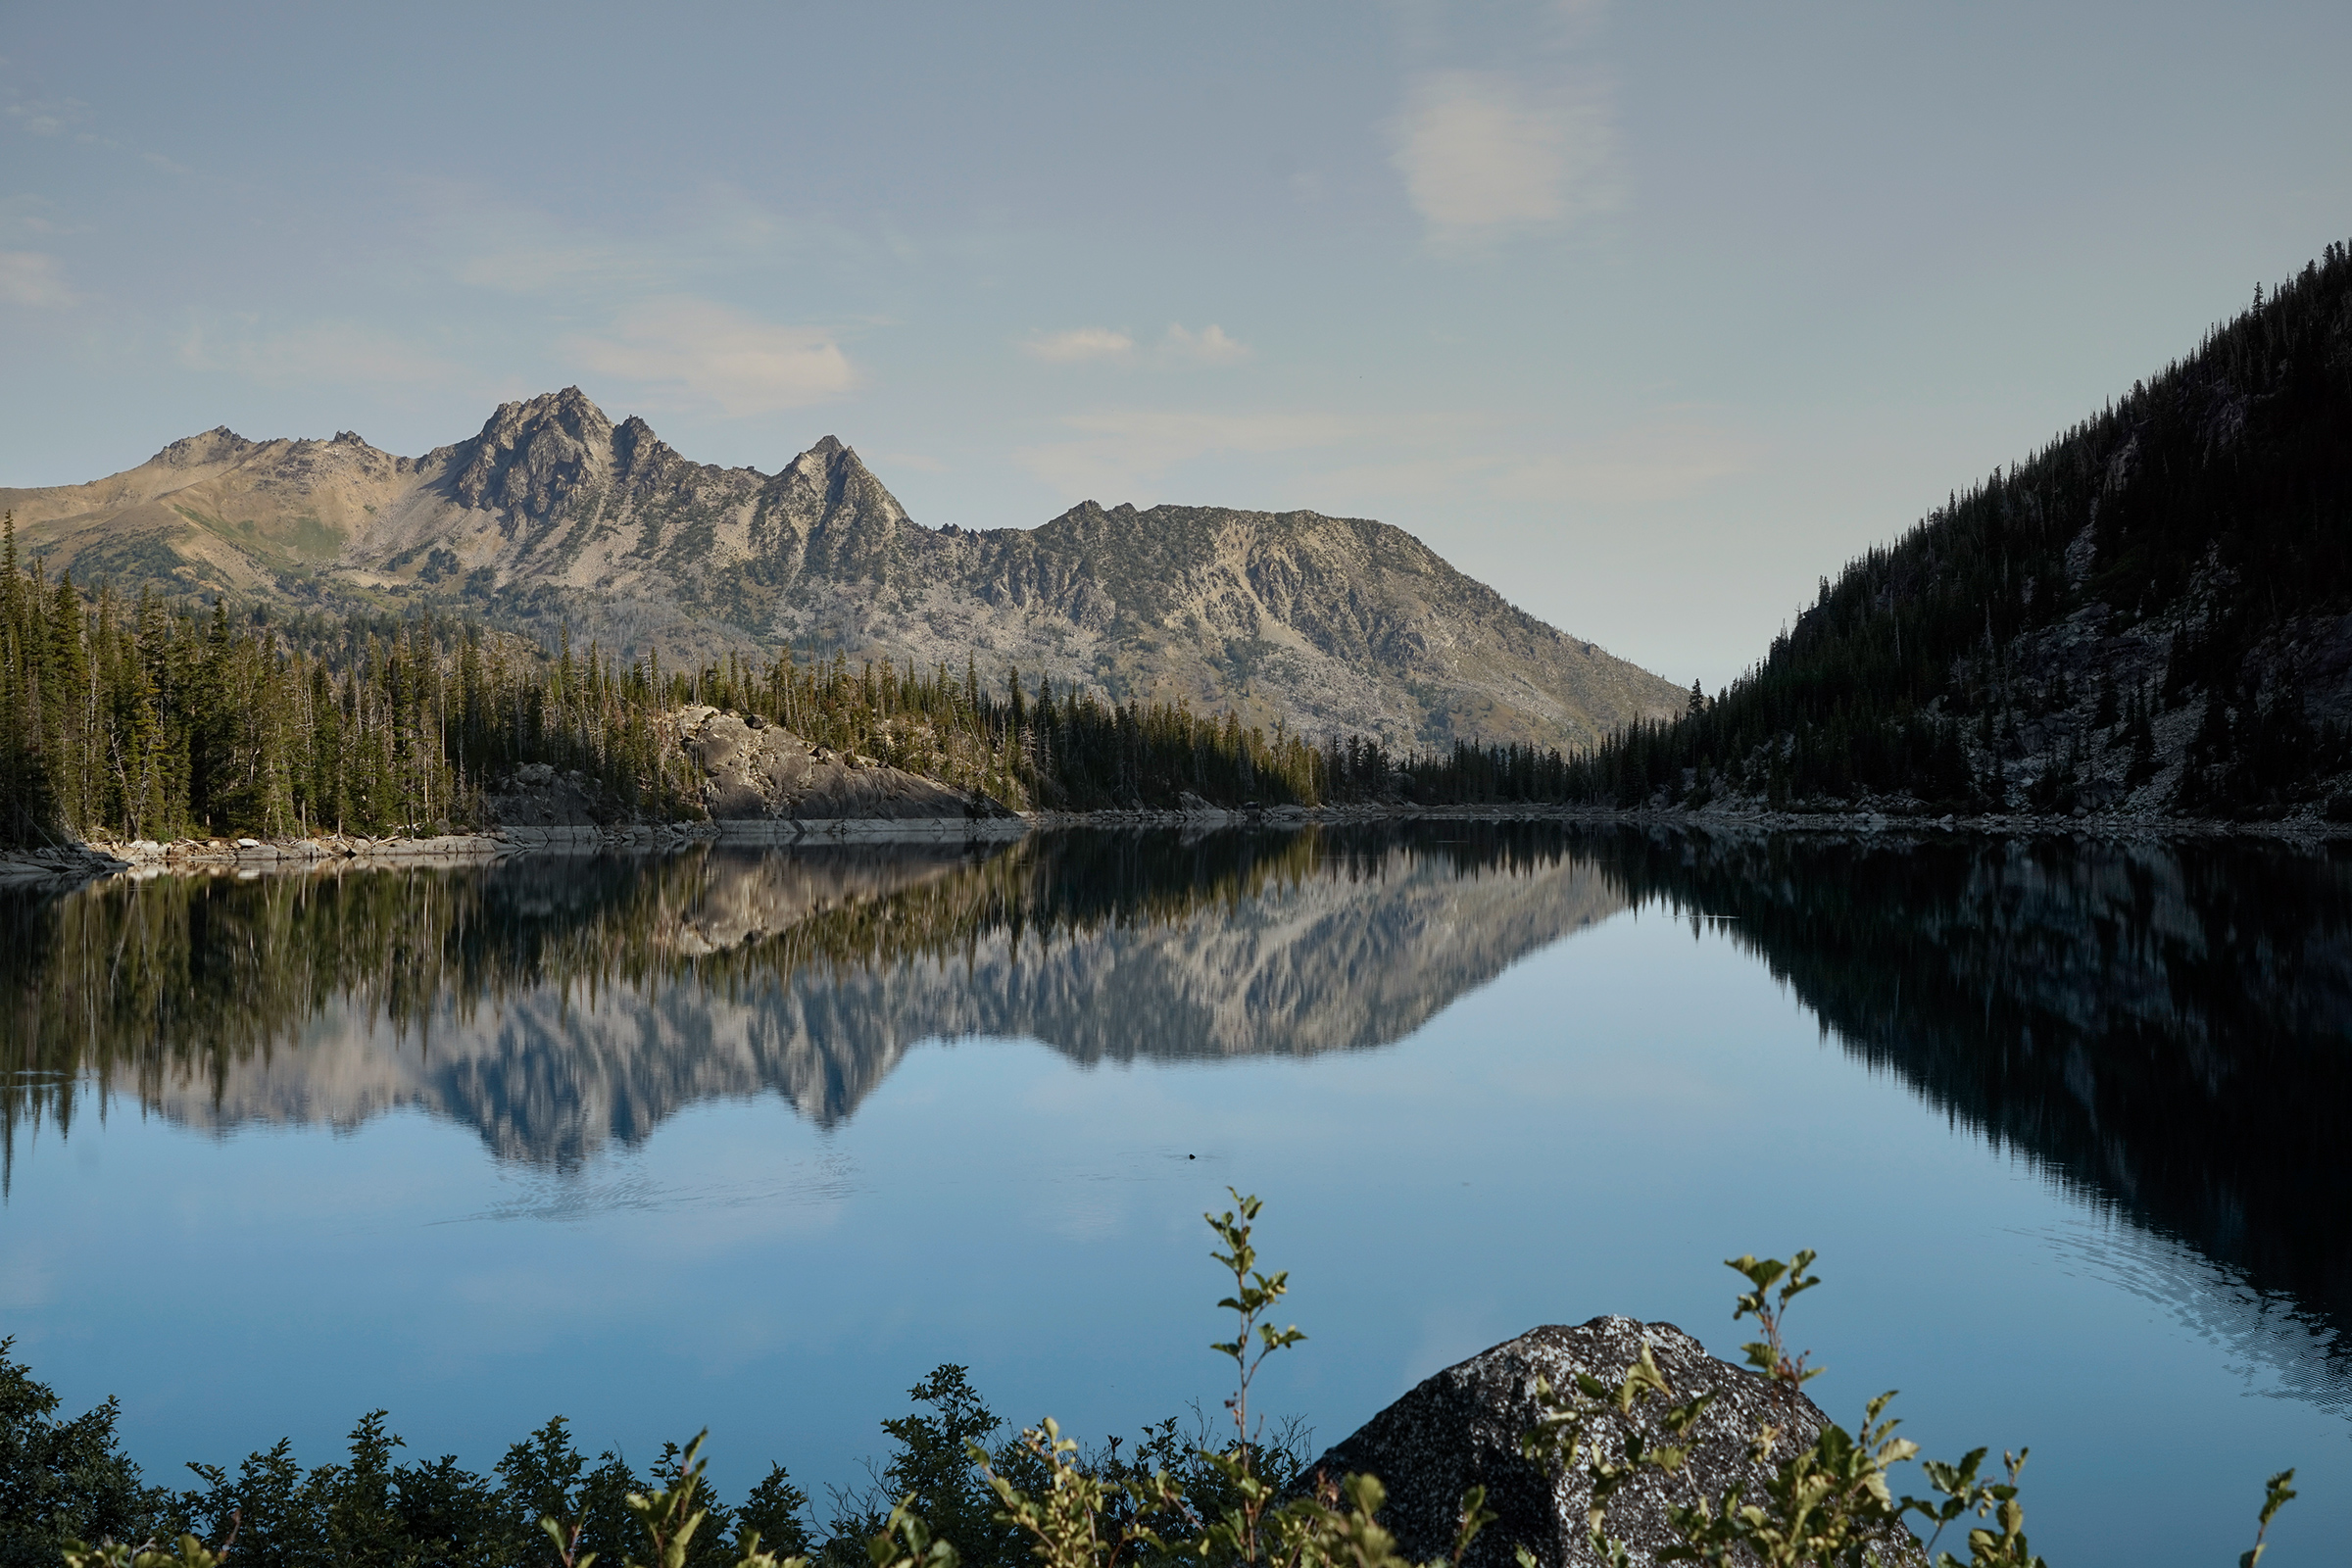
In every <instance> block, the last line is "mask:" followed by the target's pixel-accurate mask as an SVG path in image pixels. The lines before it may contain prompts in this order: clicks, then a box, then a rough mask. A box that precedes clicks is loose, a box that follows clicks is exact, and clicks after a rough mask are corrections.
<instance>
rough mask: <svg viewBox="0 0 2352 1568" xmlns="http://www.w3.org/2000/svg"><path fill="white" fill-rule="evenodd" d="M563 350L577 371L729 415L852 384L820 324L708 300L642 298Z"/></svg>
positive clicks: (809, 398) (817, 399)
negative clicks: (795, 322) (781, 320)
mask: <svg viewBox="0 0 2352 1568" xmlns="http://www.w3.org/2000/svg"><path fill="white" fill-rule="evenodd" d="M564 350H565V351H566V352H567V353H568V355H569V357H570V358H571V359H572V361H573V362H574V363H576V364H577V365H579V366H581V367H582V368H586V369H589V370H593V371H596V372H597V373H599V374H603V375H611V376H616V377H619V378H620V379H623V380H628V381H635V382H639V383H641V384H643V385H645V386H647V387H649V388H651V389H653V390H655V391H657V392H659V393H662V394H666V395H668V396H669V397H671V398H672V399H674V400H677V401H682V402H686V403H690V404H708V405H711V406H714V407H716V408H717V409H718V410H719V412H720V413H722V414H725V415H728V416H738V415H747V414H766V413H771V412H773V411H774V410H777V409H797V408H803V407H806V406H807V405H809V404H811V403H822V402H824V401H826V400H827V399H829V398H836V397H840V396H841V395H843V394H844V393H847V392H849V391H851V390H853V389H854V388H855V387H856V386H857V384H858V371H857V368H856V367H855V366H853V365H852V364H851V363H850V358H849V356H848V355H847V354H845V353H843V352H842V348H841V345H840V344H839V343H838V342H836V341H834V335H833V334H832V333H831V332H830V331H828V330H827V329H825V328H823V327H815V326H781V325H777V324H775V323H773V322H769V321H762V320H760V319H756V318H753V317H750V316H746V315H744V314H742V313H741V312H739V311H734V310H731V309H729V308H728V307H726V306H723V305H719V304H716V303H714V302H712V301H710V300H701V299H688V298H670V299H662V300H654V301H649V302H647V303H645V304H643V305H639V306H634V307H632V308H630V309H628V310H625V311H623V312H622V313H621V314H620V315H619V316H618V317H616V318H615V319H614V320H613V324H612V326H611V327H610V328H609V329H608V330H607V331H605V332H604V333H601V334H596V335H584V336H579V337H573V338H570V339H567V340H566V341H565V343H564Z"/></svg>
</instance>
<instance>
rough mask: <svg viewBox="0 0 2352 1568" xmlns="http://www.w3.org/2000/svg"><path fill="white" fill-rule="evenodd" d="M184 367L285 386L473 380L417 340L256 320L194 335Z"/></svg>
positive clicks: (371, 330) (186, 341) (188, 338)
mask: <svg viewBox="0 0 2352 1568" xmlns="http://www.w3.org/2000/svg"><path fill="white" fill-rule="evenodd" d="M179 362H180V364H182V365H184V366H186V367H188V368H190V369H196V370H218V371H225V372H227V373H229V374H233V375H244V376H250V377H251V378H253V379H254V380H257V381H266V382H270V383H273V384H282V385H305V384H310V383H323V384H329V385H357V384H375V385H381V384H405V385H451V384H455V383H459V382H462V381H463V380H465V378H466V374H465V371H464V370H463V368H461V367H459V366H458V365H457V364H455V363H453V362H452V361H450V360H447V359H445V358H443V357H442V356H440V355H439V354H436V353H434V352H433V351H432V350H431V349H429V348H426V347H423V346H422V345H420V344H418V343H417V342H416V341H415V340H414V339H411V338H405V337H401V336H398V335H396V334H394V333H391V332H385V331H382V330H379V329H377V328H375V327H369V326H362V325H360V324H358V323H356V322H352V321H312V322H307V323H305V324H303V325H300V326H294V327H288V328H284V329H282V330H266V329H263V328H261V327H260V326H259V324H258V323H257V322H255V321H253V320H250V319H248V320H245V321H240V322H232V323H230V324H229V325H227V326H226V327H225V328H223V327H221V325H219V324H207V325H198V326H196V327H193V328H191V329H190V330H189V331H188V332H187V333H186V335H185V336H183V337H182V338H181V339H180V343H179Z"/></svg>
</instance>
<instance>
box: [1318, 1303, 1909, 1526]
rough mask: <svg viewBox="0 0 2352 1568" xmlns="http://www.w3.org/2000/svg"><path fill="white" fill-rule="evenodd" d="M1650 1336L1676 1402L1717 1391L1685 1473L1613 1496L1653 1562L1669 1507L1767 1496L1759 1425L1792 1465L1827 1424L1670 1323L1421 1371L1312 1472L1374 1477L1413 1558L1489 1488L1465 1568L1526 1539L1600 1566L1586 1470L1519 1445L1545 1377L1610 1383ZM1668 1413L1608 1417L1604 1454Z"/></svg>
mask: <svg viewBox="0 0 2352 1568" xmlns="http://www.w3.org/2000/svg"><path fill="white" fill-rule="evenodd" d="M1645 1341H1646V1342H1647V1343H1648V1345H1649V1348H1650V1354H1651V1355H1652V1356H1653V1357H1655V1358H1656V1360H1657V1363H1658V1368H1659V1370H1660V1371H1662V1372H1664V1373H1665V1374H1666V1381H1667V1383H1668V1384H1669V1385H1670V1386H1671V1387H1672V1388H1673V1389H1674V1391H1675V1394H1676V1396H1677V1397H1680V1398H1685V1399H1687V1398H1690V1397H1692V1396H1693V1395H1697V1394H1700V1393H1703V1392H1706V1391H1708V1390H1713V1391H1715V1400H1714V1402H1713V1403H1711V1404H1709V1405H1708V1406H1707V1409H1706V1412H1705V1413H1704V1414H1703V1415H1702V1416H1701V1417H1700V1419H1699V1424H1698V1428H1697V1430H1696V1432H1695V1433H1694V1438H1695V1441H1694V1443H1693V1445H1692V1447H1691V1455H1690V1457H1689V1459H1688V1460H1686V1461H1685V1463H1684V1465H1683V1468H1682V1469H1681V1470H1680V1471H1679V1472H1677V1473H1675V1474H1672V1475H1668V1474H1665V1473H1663V1472H1660V1471H1655V1470H1652V1471H1648V1472H1645V1473H1644V1474H1642V1476H1640V1477H1639V1478H1638V1479H1637V1480H1635V1481H1633V1482H1632V1483H1630V1484H1629V1485H1628V1486H1627V1487H1626V1488H1625V1489H1624V1490H1623V1491H1621V1492H1619V1493H1618V1494H1617V1495H1616V1496H1615V1497H1614V1498H1612V1499H1611V1501H1610V1504H1609V1517H1608V1531H1609V1534H1611V1535H1612V1536H1615V1537H1617V1538H1618V1539H1619V1540H1621V1541H1623V1542H1625V1544H1627V1546H1628V1547H1629V1548H1630V1553H1631V1557H1632V1560H1633V1561H1634V1562H1636V1563H1649V1562H1655V1561H1657V1560H1658V1553H1659V1552H1660V1551H1661V1550H1662V1549H1663V1548H1665V1547H1666V1546H1668V1545H1671V1544H1675V1543H1676V1542H1677V1541H1678V1539H1679V1538H1677V1537H1676V1536H1675V1534H1674V1532H1673V1531H1672V1530H1671V1529H1669V1528H1668V1526H1667V1523H1666V1512H1667V1509H1668V1508H1669V1507H1670V1506H1671V1505H1672V1504H1674V1503H1677V1502H1688V1501H1691V1500H1692V1498H1693V1497H1694V1495H1696V1494H1699V1493H1704V1494H1706V1495H1710V1496H1715V1497H1720V1496H1721V1495H1723V1493H1724V1492H1725V1491H1726V1490H1727V1489H1728V1488H1730V1487H1731V1486H1733V1485H1734V1484H1739V1485H1740V1486H1742V1487H1743V1488H1744V1489H1745V1490H1746V1492H1747V1494H1748V1495H1751V1496H1752V1495H1756V1494H1757V1493H1758V1492H1760V1491H1761V1489H1762V1487H1763V1485H1764V1483H1765V1481H1766V1480H1767V1479H1768V1478H1769V1477H1770V1476H1771V1474H1772V1471H1773V1465H1771V1464H1760V1463H1758V1462H1756V1461H1755V1460H1754V1459H1753V1458H1751V1457H1750V1445H1751V1444H1752V1442H1753V1441H1754V1438H1755V1434H1756V1432H1757V1430H1758V1429H1759V1428H1761V1427H1764V1426H1767V1425H1769V1426H1773V1427H1777V1428H1779V1429H1780V1432H1781V1437H1780V1439H1779V1442H1778V1445H1777V1446H1775V1448H1774V1450H1773V1451H1774V1454H1775V1456H1776V1460H1785V1459H1786V1458H1787V1457H1788V1456H1789V1454H1791V1453H1793V1452H1794V1451H1796V1450H1797V1449H1798V1448H1801V1447H1802V1446H1805V1445H1806V1444H1808V1443H1810V1442H1812V1441H1813V1439H1814V1438H1815V1437H1817V1436H1819V1435H1820V1433H1821V1431H1822V1428H1823V1427H1824V1426H1825V1425H1826V1424H1827V1423H1828V1419H1829V1418H1828V1417H1827V1416H1825V1415H1824V1414H1823V1413H1822V1411H1821V1409H1820V1407H1819V1406H1817V1405H1816V1404H1814V1403H1813V1401H1812V1400H1810V1399H1808V1398H1806V1397H1803V1396H1802V1395H1800V1394H1792V1393H1788V1392H1786V1391H1783V1390H1778V1389H1775V1388H1774V1387H1773V1386H1772V1385H1770V1384H1768V1383H1767V1382H1765V1381H1764V1380H1763V1379H1762V1378H1759V1377H1757V1376H1756V1375H1755V1374H1753V1373H1751V1372H1747V1371H1744V1370H1742V1369H1740V1368H1739V1367H1736V1366H1733V1365H1732V1364H1731V1363H1730V1362H1728V1361H1719V1360H1717V1359H1716V1358H1715V1357H1714V1356H1711V1355H1709V1354H1708V1353H1707V1351H1706V1348H1705V1347H1703V1346H1701V1345H1700V1344H1699V1343H1698V1342H1697V1341H1696V1340H1694V1339H1692V1338H1691V1336H1690V1335H1688V1334H1685V1333H1684V1332H1683V1331H1682V1330H1681V1329H1678V1328H1676V1327H1675V1326H1674V1325H1673V1324H1671V1323H1640V1322H1636V1321H1635V1320H1634V1319H1632V1318H1630V1317H1596V1318H1594V1319H1593V1320H1592V1321H1591V1322H1590V1323H1586V1324H1582V1325H1580V1326H1578V1327H1575V1328H1568V1327H1564V1326H1561V1325H1556V1324H1555V1325H1551V1326H1548V1327H1544V1328H1540V1329H1533V1330H1530V1331H1529V1332H1528V1333H1526V1334H1522V1335H1521V1336H1520V1337H1519V1338H1517V1339H1515V1340H1511V1341H1509V1342H1507V1343H1505V1344H1502V1345H1497V1346H1496V1347H1495V1348H1493V1349H1491V1350H1488V1351H1485V1352H1484V1353H1482V1354H1479V1355H1474V1356H1472V1357H1471V1358H1470V1359H1469V1360H1467V1361H1464V1362H1461V1363H1460V1364H1459V1365H1456V1366H1450V1367H1447V1368H1446V1370H1445V1371H1443V1372H1440V1373H1438V1374H1437V1375H1436V1376H1435V1377H1432V1378H1429V1379H1427V1380H1426V1381H1424V1382H1423V1383H1422V1384H1421V1385H1420V1386H1419V1387H1418V1388H1416V1389H1414V1390H1413V1391H1412V1392H1411V1393H1409V1394H1407V1395H1406V1396H1405V1397H1403V1398H1401V1399H1398V1400H1397V1402H1396V1403H1395V1404H1392V1405H1390V1406H1389V1407H1388V1408H1387V1409H1385V1410H1383V1411H1381V1412H1380V1414H1378V1415H1376V1416H1374V1417H1373V1418H1372V1419H1371V1420H1370V1421H1367V1422H1366V1423H1364V1425H1363V1426H1362V1427H1361V1428H1360V1429H1359V1430H1358V1431H1357V1432H1356V1433H1355V1435H1354V1436H1353V1437H1350V1438H1348V1440H1347V1441H1346V1442H1344V1443H1341V1444H1340V1445H1339V1446H1336V1447H1334V1448H1332V1449H1331V1450H1330V1451H1329V1452H1327V1453H1325V1454H1324V1455H1323V1457H1322V1458H1320V1459H1318V1460H1316V1461H1315V1464H1314V1465H1313V1466H1312V1467H1311V1469H1319V1470H1321V1471H1323V1472H1324V1473H1325V1474H1327V1475H1328V1476H1330V1477H1331V1478H1332V1479H1333V1480H1335V1481H1336V1480H1338V1479H1339V1478H1340V1477H1342V1476H1345V1475H1351V1474H1362V1473H1369V1474H1372V1475H1376V1476H1378V1477H1380V1479H1381V1480H1382V1482H1384V1483H1385V1484H1386V1485H1387V1487H1388V1492H1389V1500H1388V1504H1387V1506H1385V1507H1384V1508H1383V1509H1382V1510H1381V1514H1380V1519H1381V1523H1383V1524H1384V1525H1386V1526H1388V1528H1389V1529H1390V1530H1392V1531H1394V1532H1396V1535H1397V1542H1398V1544H1399V1545H1400V1546H1401V1548H1402V1549H1403V1551H1404V1552H1405V1554H1406V1555H1407V1556H1410V1557H1412V1558H1414V1559H1416V1560H1421V1561H1427V1560H1431V1559H1435V1558H1440V1557H1444V1556H1446V1555H1447V1554H1448V1553H1450V1552H1451V1551H1452V1549H1453V1537H1454V1530H1455V1527H1456V1524H1457V1522H1458V1520H1459V1517H1460V1513H1461V1504H1462V1493H1463V1492H1464V1491H1465V1490H1466V1489H1468V1488H1470V1487H1472V1486H1484V1487H1485V1488H1486V1489H1487V1506H1489V1507H1490V1508H1493V1509H1494V1510H1495V1513H1496V1515H1497V1516H1498V1517H1497V1518H1496V1519H1495V1523H1493V1524H1491V1525H1489V1526H1488V1527H1487V1529H1486V1531H1485V1532H1484V1533H1483V1534H1482V1535H1481V1536H1480V1537H1479V1538H1478V1540H1477V1541H1476V1542H1475V1543H1473V1544H1472V1545H1471V1548H1470V1552H1469V1555H1468V1556H1467V1557H1466V1558H1465V1559H1464V1563H1465V1568H1510V1565H1511V1564H1512V1562H1513V1560H1514V1558H1513V1553H1514V1551H1515V1550H1516V1548H1518V1547H1520V1546H1525V1547H1527V1549H1528V1550H1529V1551H1531V1552H1533V1553H1534V1554H1535V1558H1536V1561H1537V1562H1539V1563H1541V1564H1543V1565H1544V1568H1572V1565H1573V1568H1584V1565H1586V1564H1592V1565H1594V1568H1598V1564H1599V1562H1600V1559H1599V1558H1598V1557H1596V1556H1595V1555H1593V1551H1592V1550H1591V1548H1590V1547H1589V1546H1588V1545H1587V1544H1586V1539H1585V1535H1586V1529H1585V1511H1586V1509H1587V1507H1588V1506H1589V1505H1590V1502H1591V1489H1590V1485H1589V1483H1588V1482H1587V1480H1586V1478H1585V1476H1584V1475H1583V1473H1582V1472H1581V1471H1574V1470H1572V1471H1570V1472H1569V1473H1568V1474H1566V1475H1564V1476H1562V1477H1561V1478H1560V1479H1559V1480H1558V1481H1557V1482H1556V1483H1553V1482H1549V1481H1547V1480H1546V1479H1545V1477H1544V1474H1543V1472H1542V1471H1541V1470H1539V1469H1538V1468H1537V1466H1536V1465H1535V1464H1533V1463H1532V1462H1530V1461H1529V1460H1527V1459H1525V1458H1522V1457H1521V1456H1520V1452H1519V1440H1520V1437H1521V1435H1522V1434H1524V1433H1525V1432H1527V1431H1528V1430H1529V1429H1530V1428H1532V1427H1533V1426H1534V1425H1535V1424H1536V1417H1537V1407H1536V1380H1537V1378H1539V1377H1542V1378H1545V1379H1548V1380H1549V1381H1550V1383H1551V1386H1552V1387H1553V1388H1554V1389H1558V1390H1569V1389H1573V1388H1574V1387H1575V1379H1576V1375H1577V1374H1578V1373H1579V1372H1586V1373H1590V1374H1592V1375H1593V1377H1596V1378H1598V1379H1599V1380H1600V1381H1601V1382H1603V1383H1605V1384H1607V1385H1608V1386H1609V1387H1611V1388H1612V1389H1613V1388H1615V1387H1616V1386H1617V1385H1618V1383H1619V1382H1620V1381H1621V1380H1622V1379H1623V1378H1624V1376H1625V1371H1626V1368H1627V1367H1629V1366H1631V1365H1633V1364H1634V1362H1635V1360H1636V1359H1637V1358H1638V1357H1639V1356H1640V1354H1641V1351H1642V1344H1643V1342H1645ZM1662 1410H1663V1405H1662V1404H1661V1403H1659V1402H1658V1401H1655V1400H1653V1401H1651V1402H1650V1403H1648V1404H1646V1405H1642V1406H1637V1407H1636V1409H1635V1411H1634V1413H1633V1415H1632V1416H1631V1417H1630V1418H1620V1417H1618V1416H1616V1415H1615V1414H1614V1413H1613V1412H1612V1413H1610V1414H1608V1415H1606V1416H1604V1417H1602V1418H1601V1419H1600V1421H1599V1422H1597V1423H1596V1427H1595V1436H1596V1437H1597V1439H1598V1441H1599V1442H1600V1443H1601V1444H1602V1445H1603V1446H1605V1447H1607V1448H1608V1449H1609V1451H1611V1452H1613V1453H1616V1452H1622V1451H1623V1441H1624V1435H1625V1433H1626V1431H1627V1427H1628V1424H1629V1422H1630V1424H1631V1425H1633V1426H1637V1427H1639V1428H1640V1429H1641V1430H1642V1432H1643V1433H1644V1435H1645V1436H1647V1437H1650V1438H1652V1439H1654V1440H1656V1441H1660V1442H1663V1441H1665V1437H1666V1434H1665V1431H1664V1428H1663V1426H1662V1425H1661V1423H1660V1421H1659V1416H1660V1414H1661V1413H1662ZM1893 1547H1894V1549H1893V1550H1890V1551H1888V1552H1887V1553H1885V1554H1884V1560H1885V1561H1887V1562H1889V1563H1896V1562H1900V1563H1917V1564H1922V1565H1924V1564H1925V1562H1926V1557H1925V1554H1924V1553H1922V1552H1921V1551H1920V1550H1919V1548H1918V1545H1917V1544H1916V1543H1914V1542H1912V1541H1911V1539H1910V1537H1909V1536H1908V1535H1907V1534H1905V1535H1904V1536H1903V1537H1902V1539H1901V1540H1900V1541H1898V1542H1896V1543H1894V1544H1893Z"/></svg>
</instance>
